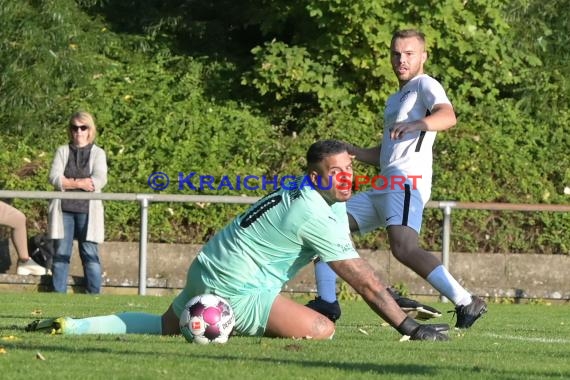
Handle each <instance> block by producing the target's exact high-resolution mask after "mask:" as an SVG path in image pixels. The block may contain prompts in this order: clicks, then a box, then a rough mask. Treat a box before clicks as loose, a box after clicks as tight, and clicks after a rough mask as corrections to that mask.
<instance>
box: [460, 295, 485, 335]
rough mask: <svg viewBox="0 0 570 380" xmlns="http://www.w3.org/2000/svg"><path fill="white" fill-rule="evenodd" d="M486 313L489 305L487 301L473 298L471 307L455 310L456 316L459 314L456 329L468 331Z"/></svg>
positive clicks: (465, 306)
mask: <svg viewBox="0 0 570 380" xmlns="http://www.w3.org/2000/svg"><path fill="white" fill-rule="evenodd" d="M486 312H487V304H486V303H485V301H483V300H482V299H481V298H479V297H477V296H471V303H470V304H469V305H461V306H457V307H456V308H455V314H457V322H456V323H455V327H457V328H459V329H467V328H469V327H471V326H472V325H473V323H475V321H476V320H477V319H479V317H480V316H482V315H483V314H485V313H486Z"/></svg>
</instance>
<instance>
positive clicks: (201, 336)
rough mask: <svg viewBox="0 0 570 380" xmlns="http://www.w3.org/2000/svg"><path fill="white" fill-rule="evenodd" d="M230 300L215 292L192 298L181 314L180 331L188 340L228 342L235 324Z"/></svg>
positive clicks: (201, 342)
mask: <svg viewBox="0 0 570 380" xmlns="http://www.w3.org/2000/svg"><path fill="white" fill-rule="evenodd" d="M235 322H236V321H235V317H234V311H233V310H232V307H231V306H230V304H229V302H228V301H226V300H225V299H223V298H222V297H220V296H217V295H215V294H202V295H199V296H196V297H194V298H192V299H191V300H190V301H188V303H187V304H186V306H184V310H182V314H181V315H180V332H181V333H182V335H184V337H185V338H186V340H187V341H188V342H194V343H198V344H210V343H226V342H227V341H228V339H229V338H230V334H231V332H232V330H233V328H234V325H235Z"/></svg>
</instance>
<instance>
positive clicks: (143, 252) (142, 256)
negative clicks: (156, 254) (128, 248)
mask: <svg viewBox="0 0 570 380" xmlns="http://www.w3.org/2000/svg"><path fill="white" fill-rule="evenodd" d="M140 201H141V234H140V241H139V295H141V296H144V295H146V258H147V241H148V198H147V197H144V196H143V197H141V198H140Z"/></svg>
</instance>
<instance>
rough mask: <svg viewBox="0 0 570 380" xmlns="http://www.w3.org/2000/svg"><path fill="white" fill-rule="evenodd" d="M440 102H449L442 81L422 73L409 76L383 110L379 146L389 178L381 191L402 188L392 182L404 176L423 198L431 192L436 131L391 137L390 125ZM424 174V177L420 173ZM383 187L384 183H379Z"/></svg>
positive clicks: (421, 115) (418, 116) (417, 115)
mask: <svg viewBox="0 0 570 380" xmlns="http://www.w3.org/2000/svg"><path fill="white" fill-rule="evenodd" d="M437 104H450V105H451V102H450V101H449V99H448V98H447V95H446V94H445V90H444V89H443V87H442V86H441V84H440V83H439V82H438V81H437V80H435V79H434V78H432V77H430V76H429V75H426V74H422V75H418V76H417V77H415V78H413V79H412V80H410V81H409V82H408V83H406V84H405V85H404V87H402V88H401V89H400V91H398V92H397V93H395V94H393V95H391V96H390V97H389V98H388V101H387V102H386V108H385V111H384V133H383V138H382V145H381V149H380V174H381V175H382V176H383V177H382V179H381V180H382V181H386V180H387V181H389V182H388V186H384V188H383V189H381V190H379V191H381V192H390V191H400V190H401V189H400V187H401V186H392V184H394V183H399V181H400V180H401V179H402V178H405V179H406V183H407V184H410V185H411V186H413V187H412V189H418V190H419V191H420V194H421V197H422V199H423V200H424V202H427V201H428V199H429V197H430V193H431V177H432V148H433V143H434V141H435V136H436V134H437V132H427V131H417V132H413V133H407V134H405V135H404V136H403V138H402V139H400V140H392V139H391V138H390V129H391V128H392V126H393V125H394V123H397V122H409V121H415V120H419V119H422V118H424V117H425V116H426V115H429V114H430V113H431V111H432V110H433V107H434V106H435V105H437ZM420 176H421V177H420ZM378 186H379V187H382V186H381V185H378Z"/></svg>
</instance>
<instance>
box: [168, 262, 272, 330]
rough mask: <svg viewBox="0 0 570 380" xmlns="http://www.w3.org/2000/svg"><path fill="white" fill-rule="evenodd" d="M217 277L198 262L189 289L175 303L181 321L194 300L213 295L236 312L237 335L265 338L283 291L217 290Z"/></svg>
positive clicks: (188, 277)
mask: <svg viewBox="0 0 570 380" xmlns="http://www.w3.org/2000/svg"><path fill="white" fill-rule="evenodd" d="M214 278H215V277H214V276H211V275H210V274H209V271H208V270H207V269H206V268H205V267H204V265H203V264H202V263H200V261H198V260H197V259H195V260H194V261H193V262H192V264H191V265H190V268H189V269H188V273H187V275H186V286H185V287H184V289H182V291H181V292H180V294H178V296H176V298H175V299H174V301H173V303H172V306H173V308H174V312H175V313H176V315H177V316H178V317H179V318H180V314H181V313H182V310H183V309H184V306H185V305H186V304H187V303H188V301H190V299H191V298H192V297H195V296H198V295H201V294H206V293H212V294H216V295H218V296H220V297H223V298H225V299H226V300H227V301H228V302H229V303H230V305H231V306H232V309H233V311H234V316H235V320H236V324H235V330H234V332H236V333H238V334H242V335H250V336H263V334H264V332H265V328H266V326H267V321H268V320H269V313H270V312H271V307H272V306H273V302H274V301H275V299H276V298H277V296H278V295H279V293H280V289H247V290H243V289H242V290H239V291H238V290H237V289H236V290H232V291H228V290H224V289H219V288H218V287H216V282H215V281H214V280H213V279H214Z"/></svg>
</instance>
